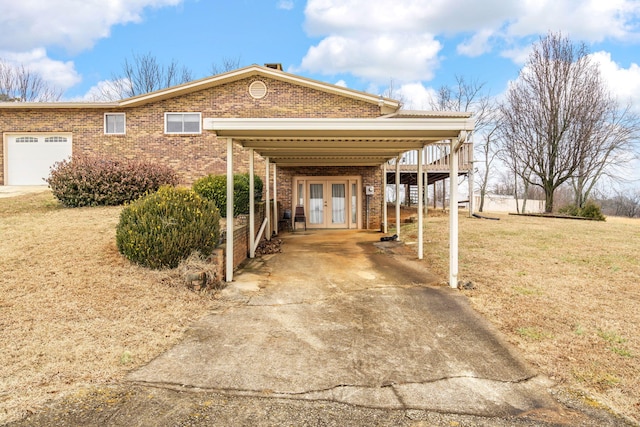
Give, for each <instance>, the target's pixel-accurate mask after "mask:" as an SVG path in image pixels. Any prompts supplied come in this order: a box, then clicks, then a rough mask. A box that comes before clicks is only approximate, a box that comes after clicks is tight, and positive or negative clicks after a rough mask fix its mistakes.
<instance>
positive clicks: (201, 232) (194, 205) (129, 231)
mask: <svg viewBox="0 0 640 427" xmlns="http://www.w3.org/2000/svg"><path fill="white" fill-rule="evenodd" d="M219 238H220V214H219V213H218V208H217V207H216V205H215V203H213V202H212V201H210V200H206V199H204V198H202V197H200V196H199V195H197V194H196V193H195V192H193V191H192V190H189V189H181V188H174V187H168V186H167V187H161V188H160V189H159V190H158V191H157V192H156V193H153V194H149V195H147V196H145V197H143V198H141V199H138V200H136V201H134V202H133V203H131V204H128V205H127V206H125V207H124V208H123V210H122V212H121V214H120V222H119V223H118V226H117V228H116V243H117V246H118V250H119V251H120V253H121V254H122V255H124V256H125V257H126V258H128V259H129V260H131V261H132V262H135V263H136V264H140V265H143V266H145V267H149V268H154V269H160V268H175V267H177V266H178V264H179V263H180V261H181V260H183V259H186V258H188V257H189V255H191V253H192V252H194V251H198V252H199V253H200V254H202V256H205V257H206V256H208V255H210V254H211V252H212V251H213V249H214V248H215V247H216V246H217V245H218V243H219Z"/></svg>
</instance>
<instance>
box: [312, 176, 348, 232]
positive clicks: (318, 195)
mask: <svg viewBox="0 0 640 427" xmlns="http://www.w3.org/2000/svg"><path fill="white" fill-rule="evenodd" d="M307 185H308V189H307V191H308V193H307V194H309V213H308V214H307V222H308V224H307V226H308V227H310V228H347V185H348V182H347V181H343V182H329V181H309V182H308V184H307Z"/></svg>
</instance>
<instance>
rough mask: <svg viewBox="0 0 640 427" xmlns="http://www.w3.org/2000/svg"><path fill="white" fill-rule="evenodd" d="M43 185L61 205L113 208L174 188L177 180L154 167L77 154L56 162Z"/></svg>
mask: <svg viewBox="0 0 640 427" xmlns="http://www.w3.org/2000/svg"><path fill="white" fill-rule="evenodd" d="M46 182H47V183H48V184H49V186H50V187H51V191H52V192H53V195H54V196H55V197H56V198H57V199H58V200H59V201H60V202H61V203H62V204H63V205H64V206H67V207H81V206H113V205H121V204H124V203H125V202H128V201H131V200H135V199H137V198H139V197H141V196H143V195H144V194H146V193H150V192H154V191H157V190H158V188H160V186H162V185H176V184H177V183H178V177H177V175H176V173H175V172H174V171H173V170H172V169H171V168H168V167H165V166H161V165H157V164H151V163H145V162H138V161H131V160H119V159H110V158H103V157H96V156H82V155H78V156H74V157H73V158H72V159H71V160H63V161H62V162H57V163H56V164H55V165H54V166H53V167H52V168H51V173H50V175H49V178H48V179H47V180H46Z"/></svg>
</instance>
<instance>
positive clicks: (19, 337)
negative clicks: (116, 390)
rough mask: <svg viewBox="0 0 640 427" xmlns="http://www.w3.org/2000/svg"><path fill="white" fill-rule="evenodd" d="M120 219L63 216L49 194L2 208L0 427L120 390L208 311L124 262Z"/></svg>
mask: <svg viewBox="0 0 640 427" xmlns="http://www.w3.org/2000/svg"><path fill="white" fill-rule="evenodd" d="M119 213H120V208H118V207H108V208H80V209H63V208H60V207H59V206H58V205H57V203H56V202H55V200H54V198H53V197H52V196H51V193H49V192H45V193H41V194H36V195H27V196H20V197H15V198H5V199H0V236H2V237H1V241H0V266H1V268H2V276H1V282H0V330H1V331H2V332H1V334H0V424H3V423H4V422H6V421H9V420H12V419H16V418H19V417H22V416H24V415H26V414H27V413H28V412H29V411H32V410H34V409H35V408H37V407H38V405H40V404H42V403H44V402H46V401H47V400H49V399H52V398H56V397H59V396H61V395H63V394H65V393H68V392H71V391H74V390H77V389H78V388H80V387H82V386H85V385H90V384H97V383H110V382H115V381H118V380H120V379H121V378H122V377H123V376H124V375H125V374H126V373H127V372H128V371H130V370H131V369H132V368H135V367H136V366H140V365H142V364H144V363H146V362H148V361H150V360H151V359H152V358H153V357H155V356H157V355H158V354H159V353H160V352H162V351H163V350H165V349H167V348H169V347H170V346H171V345H172V344H174V343H175V342H177V341H178V340H179V339H180V337H181V336H182V333H183V331H184V330H185V329H186V328H187V326H188V325H189V324H190V323H191V322H193V321H194V320H196V319H198V318H199V317H201V316H202V315H204V314H205V313H206V312H207V311H208V310H209V309H210V308H211V307H212V305H213V304H214V300H213V298H212V297H211V295H208V294H200V293H195V292H192V291H189V290H187V289H186V288H182V287H177V286H168V285H166V284H163V283H161V281H163V279H166V274H165V273H162V272H153V271H149V270H146V269H143V268H139V267H136V266H134V265H131V264H130V263H129V262H128V261H127V260H125V259H124V258H123V257H121V256H120V254H119V253H118V250H117V248H116V245H115V226H116V224H117V222H118V216H119Z"/></svg>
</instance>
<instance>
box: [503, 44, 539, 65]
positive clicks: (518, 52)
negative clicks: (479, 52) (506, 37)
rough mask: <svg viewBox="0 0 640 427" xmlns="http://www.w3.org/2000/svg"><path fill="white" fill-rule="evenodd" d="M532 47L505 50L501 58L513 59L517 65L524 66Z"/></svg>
mask: <svg viewBox="0 0 640 427" xmlns="http://www.w3.org/2000/svg"><path fill="white" fill-rule="evenodd" d="M531 50H532V46H531V45H526V46H521V47H513V48H511V49H505V50H503V51H502V52H501V53H500V56H503V57H505V58H509V59H511V60H512V61H513V62H514V63H515V64H518V65H524V64H525V63H526V62H527V60H528V59H529V54H530V53H531Z"/></svg>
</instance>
